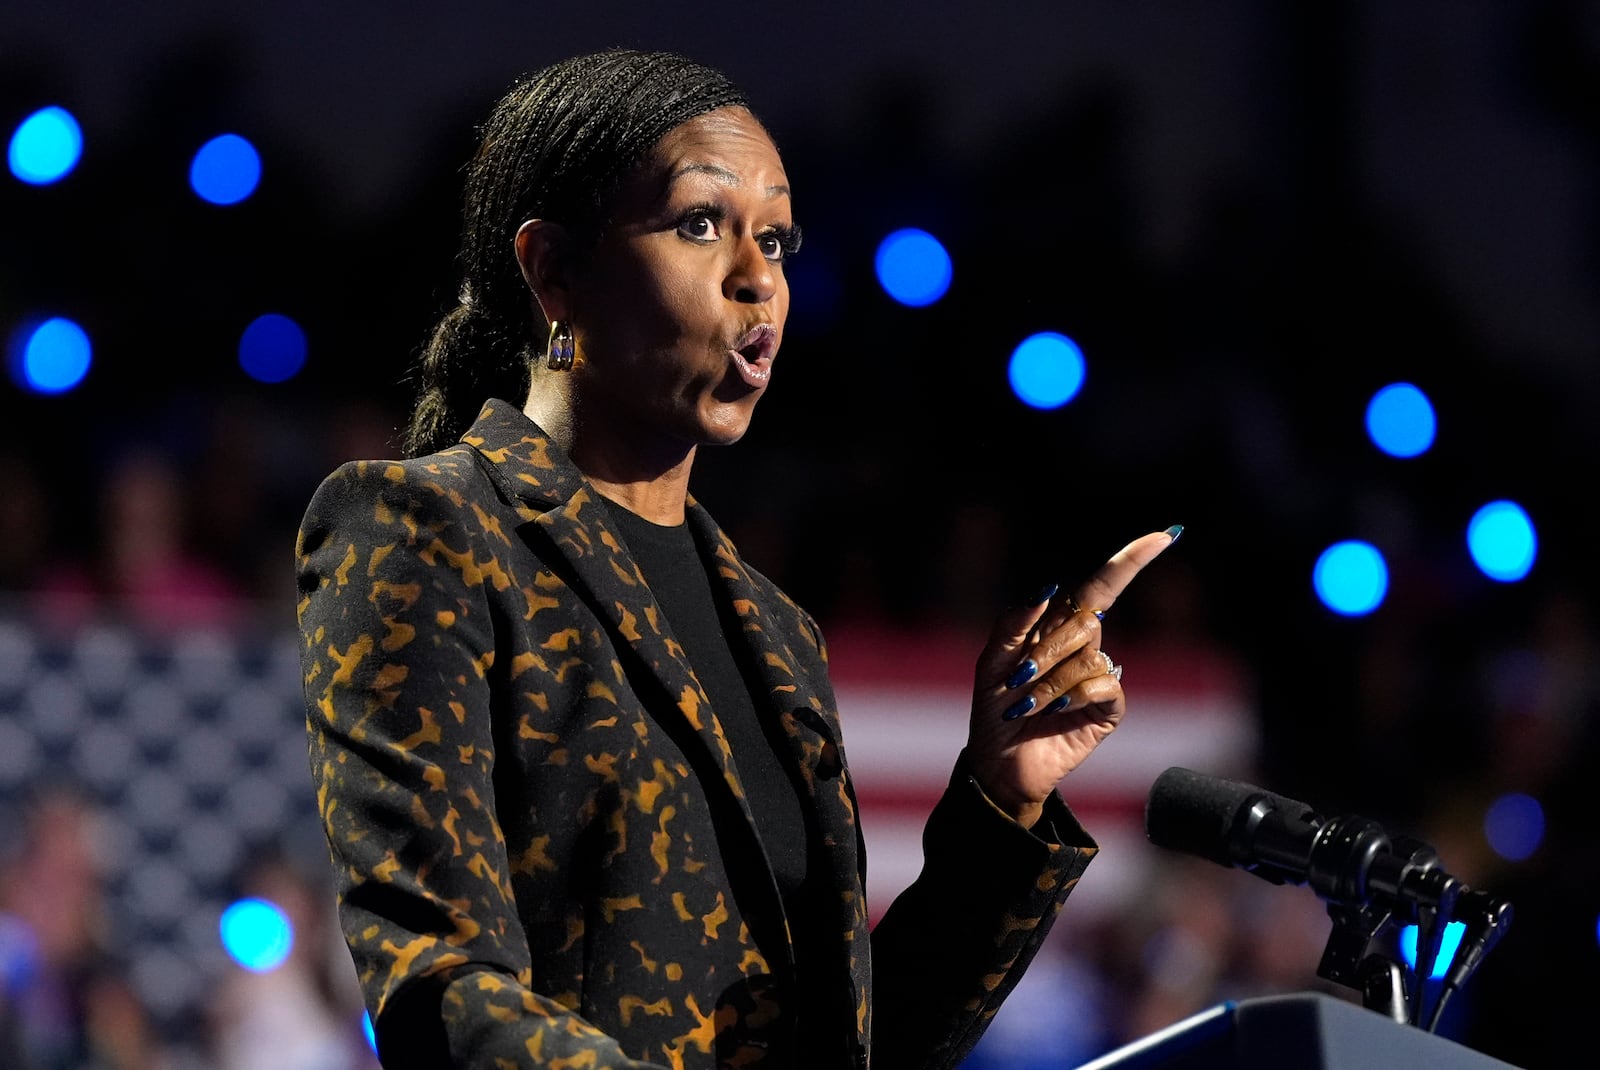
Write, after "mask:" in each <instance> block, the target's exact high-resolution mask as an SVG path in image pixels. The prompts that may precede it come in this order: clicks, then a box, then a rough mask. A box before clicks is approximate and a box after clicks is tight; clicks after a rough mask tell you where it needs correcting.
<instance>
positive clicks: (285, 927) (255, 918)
mask: <svg viewBox="0 0 1600 1070" xmlns="http://www.w3.org/2000/svg"><path fill="white" fill-rule="evenodd" d="M219 930H220V932H221V936H222V946H223V947H224V948H226V949H227V952H228V954H229V955H231V956H232V957H233V960H234V961H235V962H237V963H238V964H239V965H241V966H243V967H244V968H245V969H247V970H251V971H253V972H255V973H266V972H267V971H269V970H275V969H277V968H278V967H279V966H281V965H283V961H284V959H286V958H288V957H289V952H290V951H291V950H293V948H294V926H293V925H291V924H290V922H289V916H288V915H287V914H285V913H284V912H283V910H282V908H280V907H279V906H278V905H277V904H275V903H271V902H269V901H267V900H265V899H256V898H245V899H239V900H235V901H234V902H233V903H231V904H229V905H228V908H227V909H226V910H224V911H223V912H222V921H221V924H220V925H219Z"/></svg>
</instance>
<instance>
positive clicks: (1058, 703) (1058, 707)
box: [1039, 695, 1072, 717]
mask: <svg viewBox="0 0 1600 1070" xmlns="http://www.w3.org/2000/svg"><path fill="white" fill-rule="evenodd" d="M1070 705H1072V696H1071V695H1062V696H1061V697H1060V698H1058V699H1056V700H1055V701H1054V702H1052V703H1050V705H1048V706H1046V707H1045V708H1044V709H1042V710H1040V711H1039V716H1040V717H1043V716H1045V715H1046V714H1051V713H1060V712H1061V711H1062V710H1064V709H1066V708H1067V707H1068V706H1070Z"/></svg>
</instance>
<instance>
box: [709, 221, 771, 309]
mask: <svg viewBox="0 0 1600 1070" xmlns="http://www.w3.org/2000/svg"><path fill="white" fill-rule="evenodd" d="M777 289H778V277H777V269H776V268H775V267H774V266H773V263H772V261H771V260H768V259H767V257H766V254H765V253H764V252H763V251H762V249H761V242H760V241H758V240H757V239H756V238H754V237H746V238H742V239H741V240H740V241H739V247H738V251H737V252H736V254H735V257H734V262H733V266H732V270H730V271H729V272H728V277H727V279H726V280H725V281H724V282H723V287H722V292H723V293H724V294H725V295H726V296H727V297H728V299H729V300H730V301H739V302H743V303H745V304H756V305H759V304H761V303H763V302H765V301H770V300H772V296H773V294H775V293H776V292H777Z"/></svg>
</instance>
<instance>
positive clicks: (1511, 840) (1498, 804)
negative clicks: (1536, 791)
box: [1483, 791, 1544, 862]
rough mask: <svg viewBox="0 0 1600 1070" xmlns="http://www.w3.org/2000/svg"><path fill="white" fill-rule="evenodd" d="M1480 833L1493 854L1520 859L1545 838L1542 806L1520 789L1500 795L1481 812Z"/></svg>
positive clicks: (1534, 849)
mask: <svg viewBox="0 0 1600 1070" xmlns="http://www.w3.org/2000/svg"><path fill="white" fill-rule="evenodd" d="M1483 835H1484V838H1485V839H1487V840H1488V841H1489V846H1490V847H1491V848H1493V849H1494V853H1495V854H1497V855H1499V856H1500V857H1501V858H1504V859H1506V860H1507V861H1510V862H1520V861H1522V860H1523V859H1525V858H1527V857H1528V856H1529V855H1531V854H1533V852H1534V851H1536V850H1538V848H1539V844H1540V843H1541V842H1543V840H1544V807H1543V806H1541V805H1539V800H1538V799H1535V798H1534V797H1533V796H1532V795H1525V794H1523V793H1522V792H1516V791H1514V792H1510V793H1508V794H1505V795H1502V796H1500V797H1499V798H1498V799H1496V800H1495V801H1494V802H1492V803H1490V804H1489V809H1488V810H1487V811H1486V812H1485V813H1484V815H1483Z"/></svg>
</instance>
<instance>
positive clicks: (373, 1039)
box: [361, 1011, 378, 1055]
mask: <svg viewBox="0 0 1600 1070" xmlns="http://www.w3.org/2000/svg"><path fill="white" fill-rule="evenodd" d="M361 1033H362V1035H363V1036H365V1037H366V1038H367V1047H369V1048H371V1049H372V1052H373V1054H374V1055H376V1054H377V1052H378V1034H377V1031H376V1030H374V1029H373V1028H372V1012H371V1011H362V1012H361Z"/></svg>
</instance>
